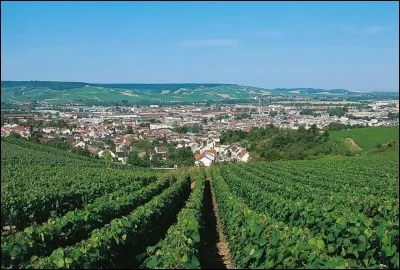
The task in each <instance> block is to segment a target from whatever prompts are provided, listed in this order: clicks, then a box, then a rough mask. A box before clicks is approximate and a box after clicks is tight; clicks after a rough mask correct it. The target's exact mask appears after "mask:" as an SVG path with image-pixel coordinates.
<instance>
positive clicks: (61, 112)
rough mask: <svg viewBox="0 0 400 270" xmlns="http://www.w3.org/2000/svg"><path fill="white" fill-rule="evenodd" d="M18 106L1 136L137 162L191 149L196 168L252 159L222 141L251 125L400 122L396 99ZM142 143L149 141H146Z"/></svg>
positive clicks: (156, 162)
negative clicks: (231, 132)
mask: <svg viewBox="0 0 400 270" xmlns="http://www.w3.org/2000/svg"><path fill="white" fill-rule="evenodd" d="M14 105H15V104H14ZM16 105H17V107H15V106H14V107H13V109H2V122H1V123H2V125H1V136H2V137H4V136H9V135H10V134H18V135H17V136H21V137H24V138H28V139H29V138H32V136H36V137H37V141H39V142H49V141H52V140H62V141H64V142H66V143H68V144H69V145H70V146H71V148H72V149H74V148H75V149H79V148H80V149H79V150H82V149H85V150H86V152H87V153H88V155H91V156H93V157H97V158H104V157H105V153H107V152H108V153H109V154H107V155H108V156H111V159H112V160H115V161H118V162H121V163H123V164H127V163H128V159H129V157H131V158H132V156H130V155H129V154H130V152H132V151H134V152H135V154H136V155H137V156H138V157H139V159H138V158H137V157H136V159H137V160H139V163H140V160H142V161H146V162H147V164H148V166H153V167H166V166H167V167H168V166H169V167H176V164H171V163H169V162H168V161H169V159H170V158H171V156H173V153H171V149H175V150H178V149H181V150H184V149H186V150H189V149H190V152H191V157H192V159H193V161H194V164H195V165H196V166H205V167H209V166H211V165H212V163H214V162H226V161H235V162H248V161H249V160H251V156H250V153H249V152H248V151H247V149H246V148H244V147H242V146H241V145H240V143H233V144H230V145H228V144H223V143H222V142H221V140H220V137H221V133H222V132H223V131H225V130H243V131H249V130H250V129H251V128H253V127H263V126H266V125H269V124H272V125H274V126H277V127H279V128H284V129H285V128H286V129H298V128H299V127H304V128H305V129H308V128H310V127H311V126H312V125H316V127H317V128H319V129H324V128H327V127H328V126H329V125H333V124H335V123H336V124H340V125H347V126H349V127H351V126H357V127H362V126H390V125H399V118H398V114H399V101H398V100H381V101H371V102H368V103H362V104H357V103H354V102H353V103H348V104H347V103H346V102H342V101H330V102H322V101H319V102H317V101H315V102H312V101H311V102H308V103H306V104H300V105H298V104H293V102H287V103H285V102H280V103H278V102H277V103H276V104H261V103H259V104H251V105H247V104H246V105H239V104H236V105H211V106H198V105H176V106H161V105H149V106H113V107H103V106H84V105H80V104H67V105H48V104H43V105H41V106H40V107H39V106H38V107H34V108H31V106H29V105H30V104H28V105H27V104H25V103H20V104H16ZM332 123H333V124H332ZM143 141H145V142H148V143H147V144H145V146H143V143H140V142H143ZM135 145H136V146H138V147H135ZM140 145H142V147H140ZM167 146H169V147H167ZM180 153H181V154H182V153H183V152H180ZM174 154H175V155H180V154H179V152H176V153H174ZM188 164H191V163H188Z"/></svg>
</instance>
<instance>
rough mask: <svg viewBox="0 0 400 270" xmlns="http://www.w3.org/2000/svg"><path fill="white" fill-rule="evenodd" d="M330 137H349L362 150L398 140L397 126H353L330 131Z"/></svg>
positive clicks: (337, 138) (339, 138) (338, 138)
mask: <svg viewBox="0 0 400 270" xmlns="http://www.w3.org/2000/svg"><path fill="white" fill-rule="evenodd" d="M330 137H331V139H335V140H342V139H346V138H351V139H353V141H354V142H355V143H356V144H357V145H358V146H360V147H361V148H362V149H363V150H371V149H374V148H376V147H377V145H378V144H386V143H388V142H390V141H393V140H396V141H398V140H399V126H389V127H369V128H355V129H350V130H338V131H333V132H331V133H330Z"/></svg>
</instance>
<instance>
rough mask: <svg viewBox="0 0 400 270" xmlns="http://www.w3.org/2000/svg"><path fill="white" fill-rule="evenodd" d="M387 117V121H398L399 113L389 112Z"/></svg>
mask: <svg viewBox="0 0 400 270" xmlns="http://www.w3.org/2000/svg"><path fill="white" fill-rule="evenodd" d="M387 116H388V119H389V120H396V119H399V113H398V112H397V113H392V112H389V113H388V115H387Z"/></svg>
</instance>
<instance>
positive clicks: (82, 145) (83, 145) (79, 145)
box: [73, 141, 86, 148]
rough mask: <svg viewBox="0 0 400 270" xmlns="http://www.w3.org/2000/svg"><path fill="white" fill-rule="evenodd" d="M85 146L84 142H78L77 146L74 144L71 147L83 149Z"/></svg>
mask: <svg viewBox="0 0 400 270" xmlns="http://www.w3.org/2000/svg"><path fill="white" fill-rule="evenodd" d="M85 146H86V143H85V142H82V141H81V142H78V143H77V144H75V145H74V146H73V147H82V148H84V147H85Z"/></svg>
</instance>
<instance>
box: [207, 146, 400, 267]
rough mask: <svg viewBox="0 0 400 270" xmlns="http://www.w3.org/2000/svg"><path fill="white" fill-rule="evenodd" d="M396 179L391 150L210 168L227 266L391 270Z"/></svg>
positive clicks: (394, 154)
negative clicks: (226, 243) (227, 253)
mask: <svg viewBox="0 0 400 270" xmlns="http://www.w3.org/2000/svg"><path fill="white" fill-rule="evenodd" d="M397 178H398V149H397V150H396V151H391V152H385V153H379V154H375V155H370V156H362V157H352V158H326V159H322V160H312V161H311V160H309V161H293V162H283V161H280V162H273V163H266V162H260V163H252V164H251V165H249V164H245V165H242V164H224V165H222V166H217V167H213V168H212V179H213V181H212V185H213V188H214V191H215V196H216V199H217V202H218V205H219V210H220V215H221V221H222V223H223V227H224V232H225V234H226V236H227V237H228V239H229V248H230V251H231V254H232V256H233V261H234V263H235V265H236V267H238V268H250V269H252V268H292V269H293V268H303V267H305V266H306V268H326V267H328V268H335V267H340V268H366V267H372V268H379V265H380V264H383V265H386V266H387V267H389V268H398V267H399V260H398V258H399V255H398V254H399V249H398V247H397V243H398V237H399V232H398V224H399V219H398V211H399V202H398V197H397V196H398V179H397ZM383 179H385V180H383ZM383 181H384V182H385V186H382V182H383ZM304 190H307V192H304ZM287 254H290V259H288V258H289V257H287V256H286V255H287Z"/></svg>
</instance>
